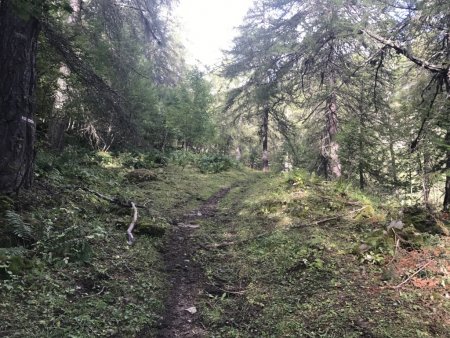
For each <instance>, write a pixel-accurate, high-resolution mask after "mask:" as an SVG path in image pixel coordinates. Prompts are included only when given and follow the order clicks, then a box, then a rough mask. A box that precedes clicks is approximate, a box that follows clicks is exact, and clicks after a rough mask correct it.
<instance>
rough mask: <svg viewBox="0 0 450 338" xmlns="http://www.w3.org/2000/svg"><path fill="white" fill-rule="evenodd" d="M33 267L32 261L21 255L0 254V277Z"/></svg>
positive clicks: (4, 277)
mask: <svg viewBox="0 0 450 338" xmlns="http://www.w3.org/2000/svg"><path fill="white" fill-rule="evenodd" d="M32 268H33V262H32V261H31V260H29V259H27V258H25V257H22V256H0V279H8V278H10V277H11V275H20V274H22V273H23V272H24V271H26V270H30V269H32Z"/></svg>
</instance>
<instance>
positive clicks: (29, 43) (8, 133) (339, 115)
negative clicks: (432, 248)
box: [0, 0, 450, 210]
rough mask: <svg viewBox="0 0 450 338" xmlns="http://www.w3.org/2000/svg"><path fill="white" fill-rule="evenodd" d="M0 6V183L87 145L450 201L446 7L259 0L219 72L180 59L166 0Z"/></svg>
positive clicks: (371, 0)
mask: <svg viewBox="0 0 450 338" xmlns="http://www.w3.org/2000/svg"><path fill="white" fill-rule="evenodd" d="M0 6H1V7H0V17H1V21H0V25H1V34H0V48H1V55H2V62H0V64H1V66H0V67H1V68H0V74H1V75H0V76H1V79H0V80H1V81H0V85H1V87H0V97H1V102H0V108H1V111H2V119H1V123H0V130H1V135H2V138H1V144H0V148H1V149H2V161H1V166H0V182H1V184H0V187H1V190H2V191H5V192H11V191H16V190H18V189H19V188H20V187H22V186H23V187H27V186H30V185H31V182H32V178H33V162H34V156H35V151H38V152H39V149H45V148H48V149H53V151H56V152H61V151H62V150H63V149H64V145H65V144H66V143H67V142H77V143H79V144H85V145H87V146H90V147H92V148H94V149H103V150H107V149H132V148H133V149H155V150H158V151H163V152H164V151H171V150H175V149H177V148H183V149H185V150H192V151H194V152H220V153H222V154H228V155H231V156H233V154H235V156H236V158H237V159H238V160H239V161H242V162H244V163H245V164H247V165H249V166H252V167H255V168H262V169H264V170H265V171H268V170H269V168H272V170H283V169H286V168H291V167H302V168H306V169H307V170H309V171H311V172H317V173H318V174H320V175H323V176H324V177H326V178H329V179H337V178H341V177H343V178H345V179H348V180H351V181H355V183H356V182H357V184H358V185H359V186H360V188H361V189H365V188H370V189H374V190H376V191H378V192H386V191H396V192H398V193H399V192H409V193H416V192H417V193H420V194H422V198H423V201H424V203H426V204H428V203H429V202H430V194H431V192H433V193H432V194H431V195H432V196H434V197H433V202H434V203H436V202H437V200H438V199H439V198H438V197H436V196H437V195H438V194H439V193H438V191H440V190H442V189H444V199H443V201H441V203H443V207H444V209H445V210H447V209H448V208H449V205H450V179H449V178H448V176H447V174H448V170H449V168H450V150H449V142H450V136H449V135H450V133H449V95H450V94H449V93H450V84H449V82H450V79H449V76H450V74H449V55H450V46H449V41H450V40H449V39H450V38H449V21H450V20H449V15H450V14H449V13H450V8H449V7H450V5H449V4H448V2H447V1H444V0H433V1H413V0H411V1H397V0H388V1H381V0H364V1H363V0H356V1H355V0H348V1H346V0H323V1H322V0H320V1H296V0H277V1H265V0H258V1H255V2H254V4H253V7H252V8H251V9H250V10H249V12H248V14H247V16H246V18H245V21H244V22H243V24H242V25H241V26H240V27H239V35H238V36H237V37H236V38H235V40H234V45H233V47H232V49H231V50H229V51H228V52H227V53H226V55H225V58H224V62H223V65H222V67H221V69H220V70H219V71H218V72H216V73H215V74H202V72H200V71H199V70H197V69H194V68H193V67H192V66H189V65H187V64H186V63H185V61H184V53H185V51H184V47H183V46H182V45H181V44H180V42H179V41H178V39H177V25H176V22H175V19H174V18H173V17H172V15H171V13H172V12H173V8H174V6H176V3H175V2H172V1H169V0H159V1H150V0H128V1H125V0H123V1H119V0H115V1H104V0H90V1H82V0H71V1H49V0H40V1H21V0H2V1H1V2H0ZM22 93H26V94H22ZM66 139H67V140H66Z"/></svg>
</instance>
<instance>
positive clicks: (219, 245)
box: [203, 215, 342, 249]
mask: <svg viewBox="0 0 450 338" xmlns="http://www.w3.org/2000/svg"><path fill="white" fill-rule="evenodd" d="M341 217H342V215H338V216H334V217H329V218H325V219H321V220H317V221H314V222H311V223H307V224H294V225H291V226H290V227H287V228H285V229H283V231H288V230H291V229H298V228H304V227H308V226H312V225H319V224H322V223H326V222H329V221H333V220H336V219H339V218H341ZM273 232H274V231H266V232H263V233H262V234H259V235H256V236H252V237H249V238H245V239H241V240H239V241H228V242H222V243H213V244H210V245H206V246H203V248H205V249H220V248H224V247H227V246H232V245H241V244H245V243H248V242H251V241H254V240H256V239H259V238H262V237H266V236H270V235H271V234H273Z"/></svg>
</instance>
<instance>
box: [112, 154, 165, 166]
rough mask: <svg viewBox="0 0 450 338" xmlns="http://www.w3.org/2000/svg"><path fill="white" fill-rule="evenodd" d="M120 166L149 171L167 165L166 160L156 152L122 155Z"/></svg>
mask: <svg viewBox="0 0 450 338" xmlns="http://www.w3.org/2000/svg"><path fill="white" fill-rule="evenodd" d="M120 158H121V162H122V165H123V166H125V167H128V168H134V169H151V168H157V167H163V166H166V165H167V164H168V158H167V157H166V156H165V155H164V154H163V153H161V152H159V151H157V150H153V151H149V152H146V153H139V154H137V153H122V154H121V155H120Z"/></svg>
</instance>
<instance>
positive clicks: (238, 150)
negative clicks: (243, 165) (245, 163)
mask: <svg viewBox="0 0 450 338" xmlns="http://www.w3.org/2000/svg"><path fill="white" fill-rule="evenodd" d="M241 159H242V151H241V146H240V145H237V146H236V162H241Z"/></svg>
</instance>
